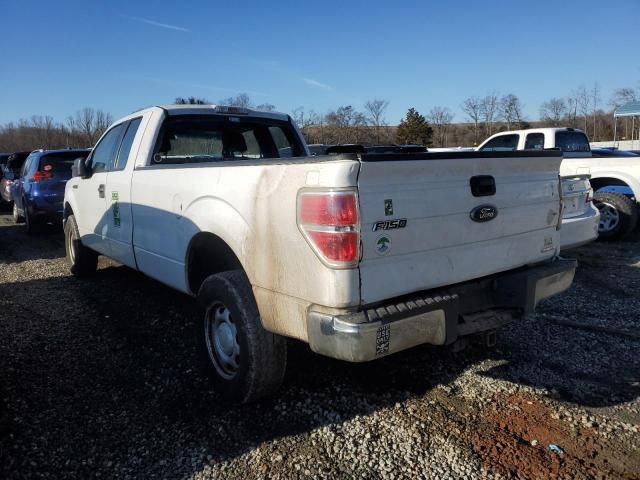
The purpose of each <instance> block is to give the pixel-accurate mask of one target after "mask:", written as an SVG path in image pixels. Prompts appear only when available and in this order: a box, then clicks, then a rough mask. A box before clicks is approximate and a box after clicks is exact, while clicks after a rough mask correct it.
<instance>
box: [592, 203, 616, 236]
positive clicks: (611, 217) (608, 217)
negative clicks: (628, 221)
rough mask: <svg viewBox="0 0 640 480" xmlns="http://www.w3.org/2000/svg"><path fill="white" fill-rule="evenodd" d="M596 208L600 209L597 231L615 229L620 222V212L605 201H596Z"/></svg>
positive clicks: (605, 231)
mask: <svg viewBox="0 0 640 480" xmlns="http://www.w3.org/2000/svg"><path fill="white" fill-rule="evenodd" d="M595 206H596V208H597V209H598V210H600V223H599V224H598V231H599V232H600V233H607V232H612V231H613V230H615V229H616V227H617V226H618V224H619V223H620V212H619V211H618V209H617V208H616V207H615V206H614V205H612V204H610V203H607V202H598V203H596V204H595Z"/></svg>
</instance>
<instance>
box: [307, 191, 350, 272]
mask: <svg viewBox="0 0 640 480" xmlns="http://www.w3.org/2000/svg"><path fill="white" fill-rule="evenodd" d="M298 225H299V226H300V229H301V230H302V232H303V233H304V235H305V237H306V238H307V240H308V241H309V244H310V245H311V246H312V247H313V249H314V250H315V252H316V253H317V254H318V256H319V257H320V259H321V260H322V261H324V262H325V263H326V264H328V265H329V266H332V267H338V268H339V267H351V266H354V265H356V264H357V262H358V260H359V258H360V223H359V214H358V197H357V196H356V192H355V191H347V192H344V191H343V192H322V191H305V192H302V193H300V195H299V196H298Z"/></svg>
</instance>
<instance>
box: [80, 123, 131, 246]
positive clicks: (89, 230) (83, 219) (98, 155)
mask: <svg viewBox="0 0 640 480" xmlns="http://www.w3.org/2000/svg"><path fill="white" fill-rule="evenodd" d="M125 130H126V124H119V125H116V126H114V127H112V128H111V129H110V130H108V131H107V133H105V134H104V135H103V136H102V138H101V139H100V141H99V142H98V144H97V145H96V147H95V148H94V149H93V151H92V152H91V154H90V155H89V157H87V160H86V162H87V166H89V168H90V169H91V176H90V177H89V178H81V179H79V181H78V183H77V184H74V186H73V188H76V185H77V189H78V195H77V199H78V203H77V205H76V209H77V210H78V211H77V212H76V220H77V222H78V230H80V236H81V237H82V243H84V244H85V245H86V246H87V247H89V248H91V249H93V250H95V251H97V252H100V253H102V254H103V255H106V256H111V249H110V247H109V241H108V239H107V237H108V231H109V229H111V228H113V226H112V224H111V222H110V221H109V217H108V216H107V206H108V205H110V203H109V204H108V203H107V174H108V172H109V169H110V168H111V165H112V164H113V163H114V160H115V157H116V155H117V152H118V148H119V146H120V142H121V141H122V136H123V135H124V131H125Z"/></svg>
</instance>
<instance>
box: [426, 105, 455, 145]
mask: <svg viewBox="0 0 640 480" xmlns="http://www.w3.org/2000/svg"><path fill="white" fill-rule="evenodd" d="M427 120H429V122H431V125H432V127H433V130H434V134H435V140H436V143H437V145H438V146H440V147H445V146H446V145H447V132H448V131H449V127H450V125H451V121H452V120H453V113H452V112H451V110H449V109H448V108H447V107H440V106H435V107H433V108H432V109H431V110H429V114H428V115H427Z"/></svg>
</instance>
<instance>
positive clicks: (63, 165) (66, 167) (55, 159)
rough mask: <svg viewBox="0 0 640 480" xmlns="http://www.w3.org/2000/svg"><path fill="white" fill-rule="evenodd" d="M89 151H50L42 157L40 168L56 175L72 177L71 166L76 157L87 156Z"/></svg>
mask: <svg viewBox="0 0 640 480" xmlns="http://www.w3.org/2000/svg"><path fill="white" fill-rule="evenodd" d="M87 155H88V152H82V151H80V152H79V151H70V152H56V153H49V154H46V155H43V156H42V157H40V163H39V166H38V170H40V171H41V172H49V173H51V174H52V175H54V176H56V177H61V178H67V179H69V178H71V167H72V166H73V162H74V161H75V159H76V158H86V157H87Z"/></svg>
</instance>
